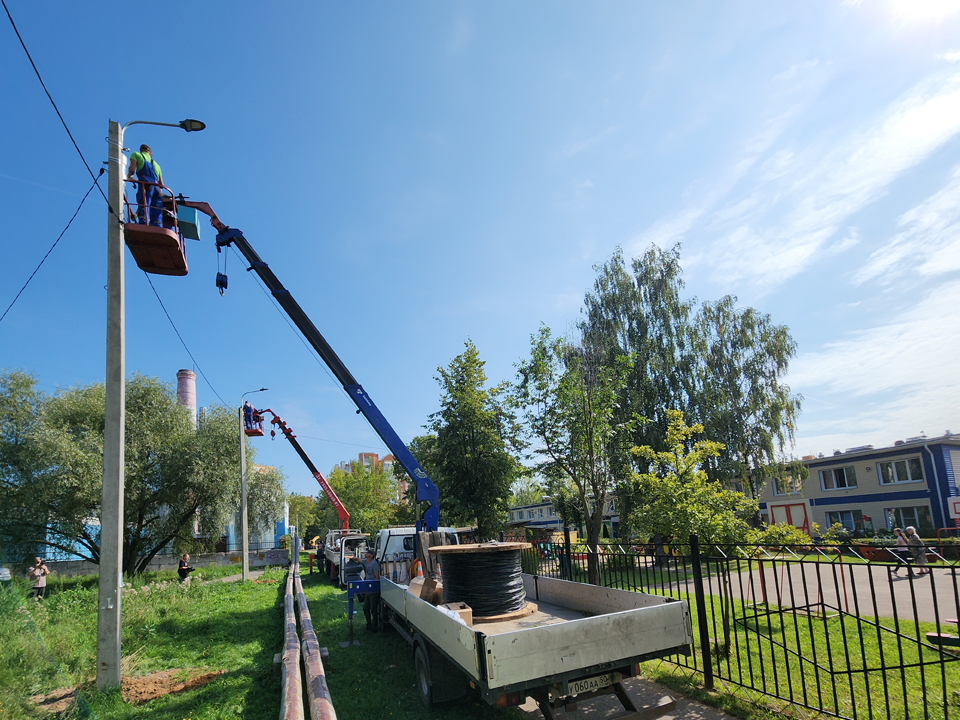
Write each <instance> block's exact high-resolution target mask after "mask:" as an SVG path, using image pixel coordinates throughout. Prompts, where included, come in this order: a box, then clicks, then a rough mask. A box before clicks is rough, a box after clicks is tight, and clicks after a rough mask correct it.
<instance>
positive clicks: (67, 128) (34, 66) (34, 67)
mask: <svg viewBox="0 0 960 720" xmlns="http://www.w3.org/2000/svg"><path fill="white" fill-rule="evenodd" d="M0 3H2V4H3V9H4V10H5V11H6V13H7V19H8V20H10V25H11V27H13V32H15V33H16V35H17V40H19V41H20V47H22V48H23V51H24V52H25V53H26V54H27V60H29V61H30V65H31V67H33V71H34V72H35V73H36V74H37V80H39V81H40V86H41V87H42V88H43V91H44V92H45V93H46V94H47V98H48V99H49V100H50V104H51V105H53V109H54V110H55V111H56V113H57V117H58V118H60V123H61V124H62V125H63V129H64V130H66V131H67V135H68V136H69V138H70V142H72V143H73V147H74V148H75V149H76V151H77V154H78V155H79V156H80V159H81V160H83V164H84V166H85V167H86V168H87V172H88V173H90V177H91V178H93V181H94V185H96V187H97V189H98V190H99V191H100V194H101V195H102V196H103V200H104V202H106V203H107V206H109V205H110V201H109V200H107V195H106V193H105V192H103V188H101V187H100V186H99V185H97V184H96V182H97V178H98V177H99V175H94V174H93V170H91V169H90V163H88V162H87V159H86V158H85V157H84V156H83V152H81V150H80V146H79V145H77V141H76V140H74V139H73V133H72V132H70V128H69V127H67V121H66V120H64V119H63V115H62V114H61V113H60V108H58V107H57V103H56V102H54V100H53V95H51V94H50V91H49V90H47V84H46V83H45V82H44V81H43V78H42V77H41V76H40V71H39V70H38V69H37V64H36V63H35V62H34V61H33V57H32V56H31V55H30V51H29V50H27V44H26V43H25V42H24V41H23V38H22V37H21V36H20V31H19V30H18V29H17V24H16V23H15V22H14V21H13V16H12V15H11V14H10V8H8V7H7V2H6V0H0ZM101 172H102V170H101ZM110 211H111V212H112V213H113V214H114V215H116V214H117V213H116V211H115V210H114V209H113V208H112V207H111V208H110ZM117 217H119V216H117Z"/></svg>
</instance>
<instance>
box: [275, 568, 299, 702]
mask: <svg viewBox="0 0 960 720" xmlns="http://www.w3.org/2000/svg"><path fill="white" fill-rule="evenodd" d="M295 567H296V566H295V565H293V564H292V563H291V565H290V571H289V572H288V573H287V592H286V594H285V595H284V596H283V611H284V616H285V617H284V630H283V666H282V668H281V676H282V679H281V682H280V697H281V702H282V704H281V706H280V720H303V718H304V715H303V691H302V689H301V688H302V678H301V676H300V639H299V638H298V637H297V617H296V615H295V614H294V611H293V587H294V576H295V575H296V572H295Z"/></svg>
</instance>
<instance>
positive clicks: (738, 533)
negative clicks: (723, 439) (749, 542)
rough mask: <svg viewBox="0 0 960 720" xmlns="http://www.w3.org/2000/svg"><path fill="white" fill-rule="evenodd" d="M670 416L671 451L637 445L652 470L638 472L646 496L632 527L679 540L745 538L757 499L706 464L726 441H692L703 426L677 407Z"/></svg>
mask: <svg viewBox="0 0 960 720" xmlns="http://www.w3.org/2000/svg"><path fill="white" fill-rule="evenodd" d="M667 420H668V423H669V425H668V429H667V447H668V449H667V450H664V451H656V450H654V449H653V448H651V447H638V448H634V450H633V452H634V453H635V454H636V455H637V456H638V457H640V458H641V459H642V460H644V461H646V463H647V464H648V465H649V466H650V467H651V468H652V471H651V472H646V473H638V474H636V475H635V476H634V483H636V485H637V486H638V491H639V493H638V494H639V496H640V497H641V498H643V499H642V501H640V502H639V503H638V506H637V507H636V508H635V509H634V510H633V512H632V514H631V517H630V522H631V524H632V526H633V527H635V528H636V529H637V531H638V532H639V533H640V535H641V536H647V537H650V536H653V535H656V534H657V533H659V534H662V535H663V536H664V537H666V538H673V539H675V540H679V541H681V542H686V541H687V540H688V538H689V537H690V535H691V534H692V533H696V534H697V535H698V537H699V538H700V542H701V543H703V544H708V543H734V542H742V541H743V540H745V539H746V537H747V533H748V531H749V529H750V528H749V525H748V524H747V522H746V520H745V518H747V517H750V516H751V515H753V514H754V513H756V511H757V502H756V501H755V500H750V499H748V498H747V497H746V496H745V495H744V494H743V493H739V492H734V491H732V490H727V489H725V488H724V487H723V486H722V485H721V484H720V483H718V482H715V481H713V480H710V478H709V477H707V474H706V472H704V471H703V469H702V467H703V464H704V462H706V461H707V460H708V459H709V458H712V457H716V455H717V454H718V453H719V452H720V451H721V450H722V448H723V446H722V445H721V444H720V443H717V442H714V441H712V440H698V441H696V442H693V437H694V436H695V435H699V434H700V433H702V432H703V426H702V425H699V424H698V425H693V426H687V424H686V422H685V421H684V418H683V413H682V412H680V411H679V410H668V411H667Z"/></svg>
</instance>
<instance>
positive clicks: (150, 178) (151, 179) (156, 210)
mask: <svg viewBox="0 0 960 720" xmlns="http://www.w3.org/2000/svg"><path fill="white" fill-rule="evenodd" d="M134 175H136V178H137V180H139V181H140V182H139V183H138V185H137V222H139V223H140V224H141V225H148V224H149V225H156V226H158V227H159V226H160V225H162V224H163V198H162V197H161V196H160V186H161V185H163V173H162V172H161V171H160V165H158V164H157V161H156V160H154V159H153V151H152V150H151V149H150V146H149V145H141V146H140V152H135V153H133V154H131V155H130V167H129V168H128V169H127V176H128V177H131V178H132V177H133V176H134ZM151 183H152V184H151ZM148 210H149V222H148V218H147V212H148Z"/></svg>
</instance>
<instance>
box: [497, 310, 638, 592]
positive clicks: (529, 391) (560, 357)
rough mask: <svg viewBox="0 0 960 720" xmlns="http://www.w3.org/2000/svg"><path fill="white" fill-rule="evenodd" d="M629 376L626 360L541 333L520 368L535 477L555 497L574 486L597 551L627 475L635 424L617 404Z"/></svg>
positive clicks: (593, 566)
mask: <svg viewBox="0 0 960 720" xmlns="http://www.w3.org/2000/svg"><path fill="white" fill-rule="evenodd" d="M630 369H631V362H630V356H629V355H621V356H617V357H614V358H613V361H612V364H604V363H601V362H600V358H598V357H597V356H596V355H595V354H593V353H592V352H591V349H590V348H589V347H588V346H586V345H585V344H574V343H571V342H569V341H566V340H564V339H562V338H553V337H552V336H551V333H550V329H549V328H547V327H544V326H541V328H540V333H539V334H538V335H534V336H532V337H531V348H530V358H529V359H528V360H526V361H522V362H521V363H519V364H518V366H517V371H518V372H517V374H518V382H517V384H516V386H515V393H516V396H517V399H518V402H519V403H520V404H521V406H522V407H523V417H524V420H525V426H526V428H527V432H528V436H529V439H530V442H531V447H532V448H533V451H532V454H531V456H530V457H531V459H532V460H534V462H535V465H534V471H535V472H537V473H540V474H542V475H543V476H544V477H546V478H547V479H548V483H549V484H550V490H551V495H554V496H557V495H559V494H560V491H562V489H563V486H565V485H566V484H567V483H568V482H571V483H573V486H574V487H575V492H576V501H577V503H578V504H579V507H580V508H582V512H583V514H584V516H585V517H586V531H587V532H586V534H587V542H588V543H589V544H590V545H592V546H595V545H596V543H597V541H598V540H599V539H600V534H601V532H602V530H603V509H604V507H605V505H606V501H607V497H608V495H609V494H610V491H611V490H612V488H613V487H614V485H615V483H616V482H617V480H618V478H623V477H625V476H626V475H627V473H628V472H629V463H628V448H629V446H630V439H631V433H632V431H633V429H634V426H635V424H636V422H637V420H636V419H635V418H627V419H623V418H620V417H619V413H618V410H619V405H618V400H619V398H620V396H621V394H622V393H623V391H624V388H625V387H626V383H627V378H628V376H629V373H630ZM591 507H592V510H591ZM588 558H589V559H588V564H587V572H588V578H589V581H590V582H591V583H594V584H597V583H599V581H600V565H599V561H598V558H597V554H596V553H590V554H589V555H588Z"/></svg>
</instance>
